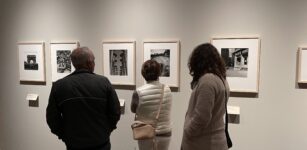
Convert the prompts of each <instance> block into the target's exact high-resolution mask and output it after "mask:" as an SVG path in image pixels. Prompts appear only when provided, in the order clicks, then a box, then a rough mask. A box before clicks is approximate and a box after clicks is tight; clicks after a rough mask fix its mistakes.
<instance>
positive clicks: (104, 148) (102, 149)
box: [67, 142, 111, 150]
mask: <svg viewBox="0 0 307 150" xmlns="http://www.w3.org/2000/svg"><path fill="white" fill-rule="evenodd" d="M67 150H111V144H110V142H107V143H106V144H103V145H99V146H95V147H88V148H71V147H67Z"/></svg>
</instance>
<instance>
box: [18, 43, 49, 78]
mask: <svg viewBox="0 0 307 150" xmlns="http://www.w3.org/2000/svg"><path fill="white" fill-rule="evenodd" d="M18 51H19V77H20V81H21V82H46V76H45V52H44V51H45V50H44V42H24V43H22V42H20V43H18Z"/></svg>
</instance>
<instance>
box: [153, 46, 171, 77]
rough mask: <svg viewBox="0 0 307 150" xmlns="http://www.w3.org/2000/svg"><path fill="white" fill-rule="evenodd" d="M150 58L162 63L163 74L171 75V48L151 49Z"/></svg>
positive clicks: (164, 75)
mask: <svg viewBox="0 0 307 150" xmlns="http://www.w3.org/2000/svg"><path fill="white" fill-rule="evenodd" d="M150 59H152V60H155V61H157V62H158V63H159V64H160V65H161V76H162V77H169V76H170V69H171V68H170V49H151V50H150Z"/></svg>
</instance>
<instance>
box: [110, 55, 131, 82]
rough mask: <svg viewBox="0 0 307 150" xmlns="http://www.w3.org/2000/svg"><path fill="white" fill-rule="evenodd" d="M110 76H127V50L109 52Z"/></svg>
mask: <svg viewBox="0 0 307 150" xmlns="http://www.w3.org/2000/svg"><path fill="white" fill-rule="evenodd" d="M109 56H110V75H119V76H127V75H128V68H127V49H116V50H110V55H109Z"/></svg>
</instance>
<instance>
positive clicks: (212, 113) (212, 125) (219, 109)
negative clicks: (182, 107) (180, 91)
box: [181, 73, 229, 150]
mask: <svg viewBox="0 0 307 150" xmlns="http://www.w3.org/2000/svg"><path fill="white" fill-rule="evenodd" d="M225 85H226V89H225V86H224V84H223V81H222V80H221V79H220V78H219V77H218V76H216V75H214V74H211V73H209V74H205V75H203V76H202V77H201V78H200V79H199V81H198V83H197V84H196V85H195V87H194V89H193V91H192V94H191V97H190V102H189V107H188V110H187V113H186V117H185V122H184V133H183V139H182V144H181V147H182V150H227V149H228V148H227V141H226V135H225V123H224V115H225V112H226V110H225V103H226V101H227V99H228V98H227V99H226V98H225V90H227V92H228V93H229V86H228V83H227V81H225ZM227 95H229V94H227Z"/></svg>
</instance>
